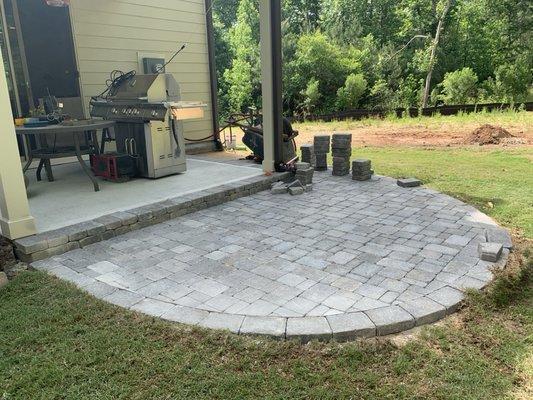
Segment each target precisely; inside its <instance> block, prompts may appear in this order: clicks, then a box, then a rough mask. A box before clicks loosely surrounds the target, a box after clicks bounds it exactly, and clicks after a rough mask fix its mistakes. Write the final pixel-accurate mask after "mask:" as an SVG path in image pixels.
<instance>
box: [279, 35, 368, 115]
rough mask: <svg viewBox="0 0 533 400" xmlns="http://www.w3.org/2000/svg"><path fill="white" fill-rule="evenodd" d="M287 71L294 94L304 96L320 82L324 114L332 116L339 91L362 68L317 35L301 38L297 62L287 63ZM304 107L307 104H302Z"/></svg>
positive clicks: (321, 109) (288, 81)
mask: <svg viewBox="0 0 533 400" xmlns="http://www.w3.org/2000/svg"><path fill="white" fill-rule="evenodd" d="M287 70H288V71H290V76H289V78H288V79H287V83H288V89H290V91H291V92H292V93H299V94H300V93H303V92H304V91H305V90H306V88H307V85H308V83H309V82H310V81H311V80H313V79H315V80H317V81H318V82H319V92H320V93H321V95H322V104H321V107H320V111H323V112H329V111H333V110H334V109H335V103H336V97H337V90H338V89H339V87H341V86H343V85H344V82H345V80H346V77H347V76H348V75H349V74H351V73H354V72H360V71H359V70H360V65H359V63H358V62H357V61H355V60H354V59H353V58H351V57H349V53H347V52H344V51H342V50H341V48H340V47H339V46H337V45H335V44H334V43H331V42H330V41H329V40H328V38H327V37H326V36H325V35H324V34H322V33H320V32H315V33H312V34H304V35H302V36H301V37H300V38H299V40H298V43H297V46H296V52H295V56H294V60H292V61H290V62H289V63H287ZM302 103H303V100H301V101H299V104H302Z"/></svg>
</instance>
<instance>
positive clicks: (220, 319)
mask: <svg viewBox="0 0 533 400" xmlns="http://www.w3.org/2000/svg"><path fill="white" fill-rule="evenodd" d="M243 320H244V315H235V314H220V313H214V312H213V313H210V314H209V315H208V316H207V318H206V319H204V320H203V321H201V322H200V325H201V326H203V327H205V328H210V329H219V330H224V331H230V332H233V333H239V330H240V328H241V325H242V322H243Z"/></svg>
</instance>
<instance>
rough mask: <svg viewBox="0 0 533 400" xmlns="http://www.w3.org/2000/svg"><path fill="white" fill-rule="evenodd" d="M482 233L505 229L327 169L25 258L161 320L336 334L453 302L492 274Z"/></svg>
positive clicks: (433, 315)
mask: <svg viewBox="0 0 533 400" xmlns="http://www.w3.org/2000/svg"><path fill="white" fill-rule="evenodd" d="M487 235H499V236H500V237H502V236H503V237H506V238H508V234H507V232H506V231H505V230H503V229H501V228H498V227H497V226H496V225H495V224H494V222H493V221H492V220H490V219H489V218H488V217H486V216H485V215H483V214H481V213H480V212H479V211H477V210H476V209H474V208H473V207H471V206H468V205H465V204H464V203H462V202H460V201H458V200H456V199H453V198H451V197H449V196H446V195H443V194H440V193H437V192H435V191H433V190H429V189H426V188H416V189H405V188H400V187H398V186H397V185H396V181H395V180H393V179H390V178H384V177H376V178H374V179H373V180H372V181H369V182H355V181H352V180H351V179H350V177H332V176H331V175H330V174H329V173H325V172H324V173H316V174H315V187H314V190H313V191H312V192H310V193H306V194H304V195H301V196H295V197H291V196H290V195H272V194H271V193H269V192H261V193H259V194H256V195H252V196H250V197H246V198H242V199H239V200H235V201H232V202H229V203H226V204H224V205H220V206H216V207H212V208H209V209H207V210H204V211H199V212H196V213H194V214H190V215H188V216H184V217H181V218H178V219H175V220H171V221H168V222H165V223H162V224H159V225H155V226H152V227H148V228H144V229H141V230H138V231H135V232H130V233H127V234H125V235H123V236H119V237H116V238H113V239H111V240H108V241H105V242H101V243H96V244H93V245H90V246H87V247H85V248H83V249H79V250H75V251H71V252H69V253H66V254H64V255H61V256H57V257H54V258H52V259H49V260H45V261H40V262H37V263H34V264H33V266H34V267H35V268H37V269H43V270H47V271H49V272H50V273H52V274H55V275H57V276H59V277H61V278H64V279H66V280H69V281H71V282H74V283H76V284H77V285H78V286H80V287H82V288H83V289H85V290H87V291H88V292H90V293H92V294H94V295H95V296H97V297H99V298H102V299H104V300H106V301H109V302H111V303H114V304H117V305H120V306H123V307H126V308H130V309H132V310H136V311H140V312H143V313H146V314H149V315H153V316H158V317H162V318H164V319H168V320H171V321H177V322H182V323H186V324H197V325H200V326H203V327H208V328H216V329H228V330H230V331H232V332H236V333H240V334H261V335H269V336H275V337H282V338H285V337H286V338H299V339H301V340H308V339H311V338H331V337H334V338H336V339H340V340H344V339H351V338H355V337H368V336H375V335H386V334H390V333H395V332H400V331H403V330H407V329H410V328H412V327H414V326H416V325H422V324H427V323H431V322H434V321H437V320H438V319H440V318H442V317H444V316H445V315H447V314H449V313H451V312H454V311H455V310H456V309H457V308H458V306H459V304H460V302H461V301H462V299H463V290H464V289H466V288H482V287H484V286H485V285H486V284H487V283H488V282H489V281H490V280H491V278H492V273H491V268H492V267H493V265H492V264H491V263H487V262H485V261H481V260H480V259H479V255H478V245H479V243H482V242H486V241H487ZM507 254H508V250H506V252H504V256H503V259H502V260H500V262H499V263H498V265H499V266H500V267H501V266H503V265H504V264H505V260H506V257H507Z"/></svg>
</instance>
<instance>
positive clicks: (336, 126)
mask: <svg viewBox="0 0 533 400" xmlns="http://www.w3.org/2000/svg"><path fill="white" fill-rule="evenodd" d="M317 124H318V125H321V126H324V127H327V129H328V130H331V131H338V130H351V129H356V128H358V127H364V126H382V125H390V124H394V125H396V126H417V127H418V126H426V127H440V126H442V125H448V126H449V125H454V124H456V125H458V124H478V125H482V124H493V125H500V126H506V125H508V124H512V125H521V126H524V127H529V129H531V126H533V113H532V112H527V111H520V110H519V111H515V110H502V111H498V110H495V111H491V112H487V111H481V112H478V113H470V114H467V113H459V114H457V115H449V116H443V115H439V114H437V115H434V116H432V117H423V116H421V117H416V118H411V117H403V118H398V117H397V116H396V114H390V115H387V116H386V117H385V118H384V119H379V118H365V119H362V120H350V119H348V120H344V121H332V122H327V123H324V122H303V123H298V124H294V128H295V129H296V130H304V129H306V128H312V127H316V125H317Z"/></svg>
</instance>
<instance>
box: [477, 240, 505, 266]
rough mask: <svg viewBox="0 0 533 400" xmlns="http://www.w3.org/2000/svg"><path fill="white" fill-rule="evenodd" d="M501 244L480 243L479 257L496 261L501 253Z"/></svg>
mask: <svg viewBox="0 0 533 400" xmlns="http://www.w3.org/2000/svg"><path fill="white" fill-rule="evenodd" d="M502 251H503V245H502V244H501V243H480V244H479V257H480V258H481V259H482V260H483V261H490V262H496V261H498V260H499V259H500V256H501V255H502Z"/></svg>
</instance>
